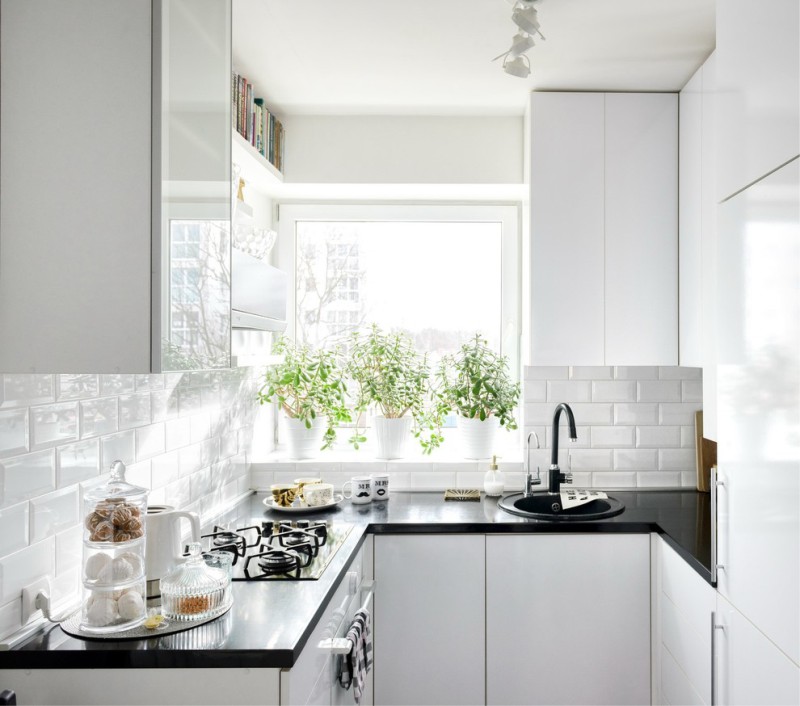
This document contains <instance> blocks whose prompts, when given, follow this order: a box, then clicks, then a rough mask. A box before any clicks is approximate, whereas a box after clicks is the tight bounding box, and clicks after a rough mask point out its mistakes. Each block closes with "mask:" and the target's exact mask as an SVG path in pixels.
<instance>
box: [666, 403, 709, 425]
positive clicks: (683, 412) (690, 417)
mask: <svg viewBox="0 0 800 706" xmlns="http://www.w3.org/2000/svg"><path fill="white" fill-rule="evenodd" d="M699 409H700V405H698V404H691V403H687V404H684V403H682V402H674V403H670V402H664V403H662V404H660V405H659V423H660V424H674V425H681V426H689V425H693V424H694V413H695V412H697V411H698V410H699Z"/></svg>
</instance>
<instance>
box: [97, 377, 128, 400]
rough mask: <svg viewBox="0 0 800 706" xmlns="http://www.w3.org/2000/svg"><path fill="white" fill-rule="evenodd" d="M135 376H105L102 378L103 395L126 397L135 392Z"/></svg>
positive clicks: (101, 388) (101, 392)
mask: <svg viewBox="0 0 800 706" xmlns="http://www.w3.org/2000/svg"><path fill="white" fill-rule="evenodd" d="M134 378H135V376H134V375H125V374H109V375H106V374H103V375H101V376H100V394H101V395H104V396H105V395H125V394H128V393H130V392H133V391H134Z"/></svg>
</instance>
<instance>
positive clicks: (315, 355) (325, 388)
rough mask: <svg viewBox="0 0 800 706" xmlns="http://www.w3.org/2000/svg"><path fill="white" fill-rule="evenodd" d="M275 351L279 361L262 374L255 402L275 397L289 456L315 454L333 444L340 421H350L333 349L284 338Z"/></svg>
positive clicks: (342, 383) (344, 391)
mask: <svg viewBox="0 0 800 706" xmlns="http://www.w3.org/2000/svg"><path fill="white" fill-rule="evenodd" d="M274 352H275V353H277V354H279V355H282V356H283V360H282V361H281V362H280V363H278V364H277V365H273V366H269V367H268V368H267V369H266V371H265V372H264V383H263V385H262V386H261V388H260V390H259V391H258V401H259V402H260V403H261V404H264V403H265V402H273V401H275V402H277V403H278V406H279V407H280V408H281V409H282V410H283V412H284V421H285V427H284V428H285V431H286V434H285V436H286V444H287V450H288V453H289V456H290V457H291V458H295V459H303V458H314V457H315V456H316V454H317V451H319V450H324V449H328V448H330V447H331V445H332V444H333V442H334V440H335V439H336V427H337V426H338V424H339V422H349V421H350V412H349V410H348V408H347V396H346V392H347V389H346V387H345V384H344V380H343V373H342V370H341V367H340V366H339V363H338V359H337V351H334V350H325V349H318V350H314V349H312V348H311V347H310V346H308V345H302V346H298V345H296V344H294V343H292V342H291V341H290V340H289V339H287V338H286V337H285V336H282V337H281V338H280V339H278V341H277V342H276V344H275V347H274Z"/></svg>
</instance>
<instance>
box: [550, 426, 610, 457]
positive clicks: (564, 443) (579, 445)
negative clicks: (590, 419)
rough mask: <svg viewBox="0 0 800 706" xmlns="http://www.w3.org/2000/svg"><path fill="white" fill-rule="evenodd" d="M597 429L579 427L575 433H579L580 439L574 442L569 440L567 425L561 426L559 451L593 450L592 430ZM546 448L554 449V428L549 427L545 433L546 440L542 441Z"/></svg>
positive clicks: (599, 427)
mask: <svg viewBox="0 0 800 706" xmlns="http://www.w3.org/2000/svg"><path fill="white" fill-rule="evenodd" d="M594 428H595V427H586V426H582V425H580V424H579V425H577V426H576V428H575V431H576V432H577V433H578V438H577V439H576V440H575V441H573V440H572V439H570V438H569V434H568V433H567V425H566V424H561V425H559V435H558V440H559V447H558V450H559V451H563V450H564V449H565V448H566V449H567V450H569V449H590V448H592V430H593V429H594ZM596 428H597V429H613V427H601V426H598V427H596ZM542 441H543V443H544V446H545V448H547V449H552V448H553V429H552V427H547V429H546V431H545V435H544V438H543V439H542Z"/></svg>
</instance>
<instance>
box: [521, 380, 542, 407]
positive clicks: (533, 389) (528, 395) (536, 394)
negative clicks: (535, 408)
mask: <svg viewBox="0 0 800 706" xmlns="http://www.w3.org/2000/svg"><path fill="white" fill-rule="evenodd" d="M522 399H523V400H524V401H525V402H547V381H546V380H525V381H524V382H523V383H522Z"/></svg>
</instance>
